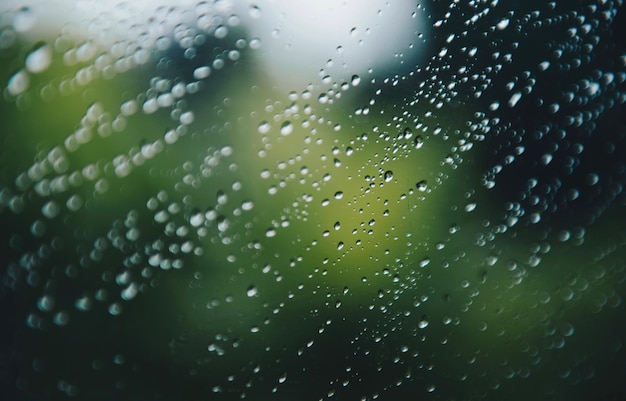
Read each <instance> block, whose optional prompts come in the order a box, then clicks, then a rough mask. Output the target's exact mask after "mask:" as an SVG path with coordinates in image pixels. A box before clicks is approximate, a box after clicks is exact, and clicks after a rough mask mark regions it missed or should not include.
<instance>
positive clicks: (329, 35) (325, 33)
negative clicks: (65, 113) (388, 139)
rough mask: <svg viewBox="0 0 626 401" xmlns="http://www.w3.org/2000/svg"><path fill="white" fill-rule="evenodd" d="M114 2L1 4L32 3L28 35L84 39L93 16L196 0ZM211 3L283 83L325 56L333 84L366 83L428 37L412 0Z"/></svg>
mask: <svg viewBox="0 0 626 401" xmlns="http://www.w3.org/2000/svg"><path fill="white" fill-rule="evenodd" d="M119 3H120V1H119V0H53V1H50V0H38V1H30V2H27V1H26V0H21V1H20V0H6V1H5V2H4V4H3V5H2V6H0V7H1V8H4V9H7V8H13V7H15V8H19V7H22V6H30V7H31V10H32V11H33V12H34V14H35V16H36V17H37V21H36V22H35V26H34V28H33V29H32V34H33V35H38V34H44V32H45V33H46V34H47V35H46V36H49V35H50V34H51V33H52V34H54V33H55V31H56V33H58V32H59V30H60V29H62V27H63V26H64V23H65V22H68V21H72V22H73V24H72V25H74V26H75V28H74V29H75V31H76V34H78V35H80V34H83V31H82V30H81V23H82V28H84V34H87V29H86V25H87V23H88V22H89V21H90V20H91V19H93V18H94V17H95V16H97V15H100V14H107V15H110V17H111V18H112V19H115V18H128V17H129V16H128V15H120V10H123V12H124V13H126V14H128V9H129V8H132V9H133V11H134V12H133V13H132V14H133V16H134V17H136V18H138V19H139V20H143V21H145V20H147V19H148V17H149V15H150V14H151V13H153V12H154V10H156V9H157V8H158V7H159V6H161V5H167V6H176V7H179V8H181V7H183V8H188V9H189V10H190V11H192V13H193V10H194V8H195V6H196V4H197V3H198V1H194V0H130V1H128V2H126V4H127V6H126V7H123V8H120V7H116V5H117V4H119ZM209 3H210V2H209ZM215 5H217V7H218V8H219V9H220V10H221V11H222V12H224V14H225V15H229V14H237V15H239V17H240V19H241V24H242V25H243V26H244V27H246V28H247V29H248V30H249V35H250V37H258V38H260V39H261V41H262V47H261V49H259V50H258V54H259V56H260V57H261V60H262V62H263V63H264V64H265V66H266V69H267V71H269V72H270V76H272V77H273V78H274V79H275V80H276V81H277V82H281V83H285V84H286V85H289V86H293V85H298V86H299V87H304V86H305V85H306V84H308V83H309V82H319V71H320V69H322V68H324V67H325V66H326V64H327V61H328V60H329V59H332V60H333V67H332V68H326V72H327V73H329V74H330V75H331V77H332V78H333V79H334V80H339V79H345V80H347V79H349V77H350V76H351V75H353V74H358V75H361V76H363V77H364V78H367V74H368V70H370V69H372V70H373V71H374V74H376V73H380V72H381V70H383V69H386V68H391V70H392V71H393V70H394V69H395V68H394V66H397V65H398V64H399V62H400V60H403V59H410V60H411V62H414V61H415V58H416V56H419V54H420V53H421V52H422V51H423V44H421V40H420V39H419V38H418V36H417V33H423V34H424V35H427V34H428V32H427V27H428V23H427V22H428V21H427V12H426V10H424V8H423V7H421V6H418V5H417V3H416V0H401V1H389V0H241V1H239V0H217V1H216V2H215V3H214V6H215ZM129 6H130V7H129ZM131 18H132V16H131ZM44 21H45V23H44ZM113 26H114V25H113ZM119 34H120V35H127V34H128V32H120V33H119ZM399 55H402V56H401V57H400V56H399Z"/></svg>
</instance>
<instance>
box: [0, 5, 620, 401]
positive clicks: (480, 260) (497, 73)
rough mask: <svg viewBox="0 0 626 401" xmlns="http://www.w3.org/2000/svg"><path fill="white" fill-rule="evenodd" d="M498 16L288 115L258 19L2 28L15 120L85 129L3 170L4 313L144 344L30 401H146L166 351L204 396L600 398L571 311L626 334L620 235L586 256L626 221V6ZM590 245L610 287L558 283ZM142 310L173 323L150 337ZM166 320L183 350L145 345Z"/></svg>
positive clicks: (165, 336) (438, 24) (531, 9)
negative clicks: (397, 68)
mask: <svg viewBox="0 0 626 401" xmlns="http://www.w3.org/2000/svg"><path fill="white" fill-rule="evenodd" d="M502 3H503V2H501V1H500V2H499V1H497V0H492V1H470V2H465V3H464V2H459V1H451V2H449V4H439V5H434V6H433V9H432V10H431V22H432V24H433V33H432V37H431V38H427V39H426V43H428V44H430V45H431V46H432V47H433V48H432V49H431V50H430V51H431V54H430V58H429V59H428V60H427V61H425V62H423V63H421V64H419V65H416V66H415V68H414V69H412V70H411V71H410V72H409V73H407V74H402V75H400V74H394V73H390V74H388V76H381V75H376V74H374V73H373V72H370V74H369V76H368V75H364V74H362V73H361V74H349V75H348V76H349V77H350V76H351V78H350V79H343V78H334V77H333V73H332V71H333V70H334V68H336V67H337V64H338V63H339V61H337V60H340V57H339V58H337V57H336V55H331V56H329V57H330V58H329V60H328V62H327V63H326V64H325V65H321V66H319V67H320V73H319V80H318V81H316V82H314V83H311V84H308V85H303V87H300V88H294V90H293V91H290V92H289V93H287V94H285V93H282V92H281V91H280V90H275V91H274V90H273V89H272V85H271V84H270V85H268V84H266V83H264V82H263V78H262V77H261V78H259V77H256V76H253V72H254V68H253V67H251V66H253V65H254V54H253V53H254V52H255V51H257V50H260V51H262V48H263V47H262V45H263V44H262V43H261V41H260V40H259V39H258V38H248V37H246V28H245V24H244V23H243V22H242V21H245V20H246V19H247V18H252V19H258V18H262V16H263V10H261V9H260V8H259V7H258V6H256V5H253V4H251V5H250V8H249V9H248V10H247V12H248V15H247V16H244V15H242V16H239V15H236V14H234V13H233V11H232V10H233V8H232V5H231V3H230V2H227V1H216V2H200V3H198V4H195V5H194V7H192V8H190V9H185V8H183V7H180V8H179V7H170V6H162V7H157V8H156V9H155V10H153V12H152V13H151V14H150V15H149V16H148V17H142V16H136V17H129V16H128V15H129V13H128V12H129V11H130V10H131V9H132V7H131V6H130V5H124V4H122V5H120V6H119V7H118V8H116V9H115V10H114V11H113V13H114V14H115V16H114V18H110V15H108V14H106V13H104V14H102V15H98V16H96V17H94V18H92V19H89V20H88V23H87V24H86V28H85V27H82V28H80V29H79V28H76V27H75V30H73V28H72V26H67V27H66V28H64V30H63V33H61V34H60V35H58V36H55V37H46V38H43V39H40V38H35V39H34V40H33V39H32V38H31V37H30V36H29V35H30V34H31V33H32V32H33V29H34V27H35V26H36V24H37V22H36V18H37V17H36V15H35V12H34V11H35V10H33V9H28V8H22V9H17V10H10V11H6V12H4V14H2V16H1V17H2V24H3V26H2V31H1V33H0V49H1V50H2V52H3V53H6V54H9V55H12V56H11V57H10V60H11V63H10V65H9V67H7V68H2V74H3V75H2V80H3V81H2V82H3V96H4V100H3V101H4V104H3V106H2V107H3V112H5V111H4V110H10V111H11V113H15V115H16V116H18V117H15V119H19V118H22V119H24V118H29V117H27V116H28V113H29V112H33V111H34V110H37V111H39V112H41V110H45V109H46V108H47V107H48V106H50V105H54V103H55V102H63V101H65V100H64V99H73V100H71V101H69V102H68V104H70V105H72V107H73V108H74V109H75V110H73V111H72V112H71V113H70V114H71V116H72V117H75V121H74V122H73V123H72V124H70V125H71V126H72V129H71V130H70V131H67V132H63V133H62V134H59V133H57V132H55V133H53V134H54V136H53V137H52V138H49V139H46V140H43V141H42V143H43V145H39V146H36V147H35V148H36V149H37V150H36V153H35V154H31V153H32V150H30V149H29V150H26V151H24V150H22V151H23V152H25V153H27V154H28V155H29V159H28V162H26V163H24V162H23V161H20V162H17V161H15V160H14V159H13V158H12V157H11V155H7V154H4V155H3V156H2V157H3V158H4V159H5V160H7V161H8V163H7V164H6V165H5V166H3V168H2V177H3V178H2V181H0V185H1V186H0V216H1V217H2V220H3V222H5V223H6V227H10V229H7V230H6V232H5V234H3V236H2V237H1V239H2V241H3V243H2V249H3V252H4V253H5V255H6V256H3V258H2V260H3V263H4V264H6V268H4V269H3V270H2V280H3V285H4V290H3V291H5V292H10V291H13V292H14V293H16V294H18V298H20V297H23V298H20V299H23V300H24V301H23V309H24V310H25V311H26V312H25V313H24V317H23V321H20V322H18V324H19V325H20V329H19V330H21V325H23V324H25V325H26V326H27V327H28V329H29V330H32V331H33V332H34V333H35V334H33V333H31V332H29V334H28V336H29V337H28V338H30V339H34V340H33V341H37V339H41V338H43V337H44V336H47V335H51V336H52V338H53V339H54V341H57V342H58V343H59V344H61V343H63V340H62V339H59V337H62V336H63V335H64V333H69V332H70V330H71V329H73V328H74V329H75V330H77V331H80V330H86V331H87V332H88V333H91V334H92V335H93V331H89V329H88V326H89V325H90V324H92V323H93V322H104V324H111V327H114V328H120V330H121V328H122V327H123V326H124V325H130V327H133V328H134V329H135V330H136V332H135V334H132V333H131V334H126V335H125V336H124V335H121V334H118V336H117V337H115V338H116V339H117V340H119V341H121V342H122V343H124V344H122V345H119V346H113V345H111V346H107V348H106V350H107V352H108V351H111V352H112V354H111V355H112V357H111V355H107V357H106V358H108V359H106V362H103V360H104V359H103V358H104V357H103V356H101V353H99V352H98V350H97V349H92V348H88V347H85V348H81V350H82V351H83V353H84V354H85V355H82V356H80V357H77V359H76V360H77V362H76V365H74V366H73V367H72V368H70V369H69V370H60V371H59V372H52V373H49V370H50V369H52V370H54V369H53V368H51V367H48V368H44V367H43V366H46V365H47V366H54V365H55V359H56V358H59V355H58V354H57V353H55V352H56V351H55V350H52V351H45V350H33V351H29V353H28V356H26V357H25V358H31V359H32V365H33V367H34V368H33V372H34V373H33V372H29V373H23V374H22V376H23V377H24V380H25V384H23V387H24V388H25V389H26V390H27V391H33V392H35V393H36V392H37V391H39V390H38V389H39V387H37V386H38V384H37V380H42V381H44V382H45V381H46V380H50V382H51V383H52V384H50V383H47V382H46V383H44V384H43V387H44V388H46V390H45V391H48V390H47V388H48V387H49V386H51V385H52V387H55V391H58V392H60V393H61V394H65V395H67V396H73V395H76V394H82V393H83V392H84V393H85V394H92V393H90V391H91V390H89V389H88V388H84V387H85V386H83V385H82V383H81V380H82V379H84V380H85V381H86V382H88V381H89V380H94V377H95V376H94V375H96V374H98V372H99V371H101V370H102V369H106V370H107V372H111V373H110V376H111V377H114V378H115V386H114V387H115V390H112V391H114V392H112V393H111V394H115V395H116V396H122V397H123V395H124V394H128V395H129V396H130V397H132V396H133V394H134V395H136V394H139V395H142V396H145V395H146V394H150V392H151V391H153V390H145V389H141V388H140V389H138V390H137V389H136V388H134V387H133V384H132V378H136V379H137V380H138V381H139V382H141V381H142V380H145V377H149V376H150V375H151V374H153V373H154V372H153V371H152V370H151V369H150V367H148V366H146V360H145V359H144V358H145V357H146V355H150V354H153V353H159V352H160V353H162V354H161V355H164V354H165V353H164V351H163V350H164V349H165V350H166V351H167V352H169V353H171V354H172V356H171V357H172V358H173V360H174V361H175V363H174V364H173V365H175V366H173V367H169V366H168V367H165V368H163V369H165V370H166V371H167V372H168V373H170V374H171V373H175V374H177V375H180V376H181V377H182V379H181V383H184V385H185V386H188V390H187V391H188V394H191V395H192V396H195V394H200V393H202V394H205V393H206V394H212V395H216V396H217V395H218V394H222V395H224V394H229V393H233V392H234V393H236V394H237V395H238V397H240V398H253V397H255V394H269V396H271V395H273V396H276V397H279V396H280V395H281V394H290V392H293V391H298V392H300V393H302V392H312V393H314V394H315V397H314V398H312V399H331V398H341V397H343V396H344V395H346V396H347V395H348V394H350V395H358V396H359V397H360V399H362V400H374V399H388V398H391V397H394V398H402V397H404V396H406V395H407V394H412V395H414V394H416V393H421V394H424V395H428V394H435V395H438V396H439V397H441V399H452V398H454V397H457V396H459V393H458V391H460V392H461V394H466V393H467V392H466V390H468V389H470V388H471V389H474V390H473V391H476V393H477V394H476V397H475V398H477V399H480V398H484V396H485V394H487V393H489V392H490V391H496V390H500V391H501V392H502V394H509V395H510V394H514V393H515V391H514V388H515V384H511V383H519V382H518V381H516V380H525V379H528V378H529V377H530V378H533V377H535V376H536V375H540V374H544V373H546V372H548V371H550V372H552V371H556V372H557V375H558V377H559V378H560V380H564V381H566V382H567V383H570V384H578V383H580V382H585V381H591V380H593V379H594V377H595V372H596V371H599V370H601V369H602V368H601V367H599V362H598V361H596V360H594V359H593V356H590V355H588V354H585V353H584V352H582V354H579V353H577V352H572V353H565V352H559V351H561V350H563V349H569V348H568V346H566V344H568V343H570V342H571V343H572V344H578V343H580V342H581V341H584V340H585V339H588V337H584V336H583V337H577V336H576V335H575V334H577V329H576V324H573V323H571V322H572V321H581V320H580V319H581V318H580V313H581V312H580V308H577V307H575V306H572V305H585V306H584V308H587V309H584V310H583V312H587V311H588V309H589V310H591V312H592V313H593V314H594V315H596V316H602V315H601V314H600V312H605V313H607V314H609V315H610V314H611V313H614V311H615V310H619V307H620V305H621V297H620V292H621V294H623V288H624V287H623V285H624V281H625V275H624V259H623V257H621V256H620V255H621V252H623V249H624V248H623V247H624V241H623V238H621V237H619V236H616V237H615V238H614V239H613V240H612V241H610V242H609V243H608V244H605V243H604V242H603V241H602V239H603V238H601V239H598V238H597V234H596V237H595V239H594V238H593V237H592V238H591V240H588V239H587V237H588V233H587V232H588V231H589V230H590V229H591V230H594V231H595V232H597V231H599V230H601V229H602V228H596V227H595V226H591V227H590V224H591V223H594V222H595V221H596V220H599V219H600V218H601V217H602V216H603V215H604V214H605V213H609V214H610V213H617V214H618V215H619V212H615V211H614V209H615V208H616V207H617V206H616V205H619V206H620V207H623V203H624V196H623V193H622V192H623V184H624V177H625V175H624V174H625V173H626V168H625V167H624V163H623V161H622V160H623V157H622V156H623V155H624V151H625V149H624V139H623V135H621V134H623V132H624V125H623V124H620V123H615V122H614V121H615V115H618V114H619V113H620V112H621V111H623V108H624V106H623V105H624V102H625V101H626V92H625V91H624V81H625V80H626V55H625V54H624V49H623V47H621V48H620V47H619V46H618V45H616V44H610V43H611V40H612V39H614V38H613V37H612V36H611V35H612V32H613V29H614V25H615V22H614V19H615V18H616V14H617V13H618V9H620V8H619V7H620V6H621V2H610V1H602V2H598V4H591V5H587V6H584V7H582V6H581V7H579V8H574V7H569V6H568V5H564V4H560V3H556V2H553V3H546V4H544V3H540V2H529V3H528V4H525V5H524V6H520V7H519V9H515V10H509V9H506V8H505V5H504V4H502ZM535 3H537V4H535ZM620 10H621V9H620ZM133 15H138V14H133ZM458 27H461V29H458ZM359 28H360V27H359ZM83 29H86V32H87V34H86V35H85V31H84V30H83ZM120 32H121V33H120ZM105 33H106V34H105ZM27 34H28V35H27ZM277 35H278V33H277ZM31 36H32V35H31ZM542 37H549V40H547V41H546V40H541V41H540V38H542ZM111 38H115V39H114V40H112V39H111ZM422 41H424V38H423V36H422V35H421V34H418V33H416V42H422ZM538 41H540V43H539V44H538ZM606 42H608V43H609V44H606ZM539 45H540V48H539V49H538V50H536V51H534V47H537V46H539ZM622 45H623V43H622ZM22 46H24V47H26V48H28V49H29V50H28V51H26V52H24V51H23V50H20V49H21V47H22ZM18 55H19V56H20V57H18ZM390 70H391V69H390ZM146 72H147V73H146ZM238 74H239V75H238ZM238 79H239V80H240V82H239V83H233V84H232V85H230V84H223V82H235V80H238ZM126 80H129V81H131V82H130V83H127V81H126ZM117 86H119V87H117ZM125 86H127V87H126V88H125ZM120 87H121V88H120ZM231 92H232V93H231ZM79 109H80V110H79ZM242 110H243V111H242ZM33 118H35V116H33ZM50 118H51V119H53V118H52V117H50ZM13 121H14V119H11V123H12V124H13ZM20 124H21V122H18V123H15V127H17V128H15V127H13V126H11V129H15V130H16V131H17V130H19V129H23V126H22V125H20ZM66 125H67V124H65V125H62V126H66ZM19 127H22V128H19ZM38 129H39V130H42V129H43V128H42V127H39V128H38ZM602 130H607V132H606V133H603V132H602ZM611 130H613V131H611ZM616 131H617V132H619V133H621V134H618V135H616V134H615V132H616ZM7 135H9V136H10V135H13V133H8V134H7ZM35 138H36V137H35ZM31 140H32V138H31ZM7 143H8V144H9V145H10V146H12V147H13V148H16V149H20V147H19V146H17V145H15V144H14V142H13V140H7ZM28 152H30V153H28ZM598 158H601V160H603V162H604V163H600V162H598ZM31 160H32V161H31ZM3 164H4V163H3ZM7 177H8V178H7ZM494 198H495V200H494ZM577 202H578V203H577ZM581 202H584V206H578V204H579V203H581ZM620 210H621V209H620ZM610 215H612V214H610ZM568 219H569V220H568ZM548 223H552V224H553V225H550V224H548ZM604 224H605V226H606V227H608V228H607V230H612V231H611V232H617V233H618V234H619V235H623V231H620V229H619V228H615V227H613V226H611V225H610V224H608V223H604ZM601 227H604V226H601ZM620 233H621V234H620ZM590 241H591V243H592V244H593V245H594V248H593V249H594V252H595V253H594V255H595V256H594V257H593V258H592V260H588V262H587V264H588V265H589V266H590V267H589V268H588V269H583V267H584V266H582V265H581V266H574V267H572V268H571V269H569V270H568V274H566V275H565V277H561V274H560V273H559V271H563V270H567V269H566V268H560V269H558V268H557V267H559V266H560V265H559V264H560V263H563V262H560V261H559V258H561V257H562V255H563V254H564V253H566V252H571V253H572V254H573V255H575V256H576V257H581V258H583V257H586V258H589V255H588V253H589V252H587V251H586V250H587V249H589V248H587V246H589V245H587V244H588V243H589V242H590ZM553 248H554V249H553ZM596 249H600V250H599V251H596ZM5 251H6V252H5ZM559 252H560V254H559ZM570 260H571V259H570ZM546 266H547V267H546ZM554 266H556V267H554ZM539 267H541V268H544V267H545V269H543V270H539V269H538V268H539ZM142 297H143V298H144V299H147V300H150V301H151V302H154V303H156V304H158V305H160V306H159V307H161V308H162V309H163V314H164V315H165V316H167V319H164V320H165V322H164V321H162V320H161V319H159V318H158V317H152V318H151V319H152V320H151V323H146V326H145V327H143V328H142V327H140V326H138V325H137V323H132V322H133V321H135V320H136V319H140V317H141V316H142V313H144V312H142V311H141V310H140V309H138V308H136V307H135V305H142V304H141V303H140V302H141V300H142ZM157 298H158V299H157ZM164 299H167V302H163V300H164ZM143 307H144V308H146V306H145V304H144V305H143ZM168 308H169V309H168ZM521 309H524V312H521ZM87 312H88V313H87ZM154 313H155V314H159V313H160V311H156V312H154ZM104 319H114V320H104ZM115 319H116V320H115ZM171 320H175V321H177V322H180V326H181V327H180V328H172V327H171V325H172V323H171ZM168 323H169V324H170V326H168V325H167V324H168ZM150 324H153V325H154V326H155V327H160V328H163V327H165V329H164V330H163V333H162V334H159V335H157V339H156V340H155V341H145V344H144V343H142V341H140V339H143V336H146V335H147V332H149V331H150V330H151V326H150ZM599 324H604V325H607V324H606V323H602V322H601V323H599ZM79 329H80V330H79ZM142 330H143V331H142ZM129 331H130V330H129ZM622 332H623V331H622ZM285 333H287V334H285ZM135 337H136V338H135ZM608 337H610V338H608V339H607V341H608V343H609V345H608V347H609V350H610V351H611V352H613V351H616V350H619V349H620V348H621V343H620V341H619V339H617V340H616V339H615V338H613V337H611V336H610V335H608ZM129 338H130V339H129ZM494 339H495V340H494ZM603 341H604V339H600V341H596V342H595V343H594V345H593V346H594V347H595V348H594V349H597V350H600V351H598V352H605V351H606V349H605V348H603V344H602V342H603ZM336 343H340V344H342V345H341V346H338V345H337V344H336ZM468 343H469V344H470V345H467V344H468ZM129 344H130V345H129ZM137 344H140V345H137ZM511 344H513V345H511ZM569 347H571V346H569ZM320 355H326V356H325V357H320ZM551 355H556V356H554V359H551V358H552V357H551ZM294 361H296V362H294ZM581 361H582V362H581ZM296 364H297V365H298V367H297V368H296V367H294V365H296ZM83 365H85V366H89V369H91V370H90V371H89V372H87V373H84V372H83V373H80V374H79V372H80V371H82V370H83V368H84V366H83ZM180 365H182V366H184V367H185V368H183V369H179V368H178V366H180ZM123 366H129V368H128V370H129V371H132V372H133V373H132V375H131V376H130V377H131V378H130V379H125V380H124V379H122V378H121V377H122V376H123V373H124V372H125V371H124V370H121V367H123ZM118 368H119V369H118ZM553 368H555V369H553ZM47 369H48V370H47ZM72 369H74V370H72ZM142 369H144V370H146V371H147V373H146V376H142V373H138V372H141V371H142ZM157 370H158V369H157ZM41 372H46V374H45V375H44V374H43V373H41ZM599 373H600V372H599ZM31 374H32V375H34V376H36V377H41V379H34V380H32V381H29V380H30V375H31ZM37 375H40V376H37ZM311 377H312V378H313V379H311ZM198 378H201V380H198ZM99 380H107V379H99ZM450 381H453V382H454V383H455V385H458V389H460V390H458V391H457V387H455V386H446V383H449V382H450ZM99 383H100V382H99ZM46 386H48V387H46ZM151 386H152V385H151ZM157 387H158V386H157ZM178 390H179V388H178V387H176V386H174V387H173V390H172V389H169V388H165V387H164V388H162V389H161V388H156V389H155V390H154V393H158V392H159V391H163V392H164V393H165V394H169V393H167V392H168V391H172V394H178ZM124 391H126V393H125V392H124ZM539 391H542V393H541V394H546V393H547V394H550V393H551V392H554V391H555V389H554V386H553V385H552V386H551V385H547V386H546V387H542V388H541V390H539ZM120 394H122V395H120Z"/></svg>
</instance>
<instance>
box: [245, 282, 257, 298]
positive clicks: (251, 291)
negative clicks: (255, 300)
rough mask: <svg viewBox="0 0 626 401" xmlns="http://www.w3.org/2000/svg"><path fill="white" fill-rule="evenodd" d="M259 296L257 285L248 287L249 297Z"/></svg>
mask: <svg viewBox="0 0 626 401" xmlns="http://www.w3.org/2000/svg"><path fill="white" fill-rule="evenodd" d="M258 294H259V290H258V289H257V287H256V286H255V285H251V286H250V287H248V289H247V290H246V295H247V296H248V297H255V296H257V295H258Z"/></svg>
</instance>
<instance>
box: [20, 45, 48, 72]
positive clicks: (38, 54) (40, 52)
mask: <svg viewBox="0 0 626 401" xmlns="http://www.w3.org/2000/svg"><path fill="white" fill-rule="evenodd" d="M50 63H52V50H51V49H50V46H48V45H47V44H45V43H39V44H38V45H36V48H35V49H34V50H33V51H32V52H30V53H29V54H28V55H27V56H26V61H25V66H26V69H27V70H28V72H31V73H33V74H38V73H41V72H44V71H45V70H47V69H48V67H49V66H50Z"/></svg>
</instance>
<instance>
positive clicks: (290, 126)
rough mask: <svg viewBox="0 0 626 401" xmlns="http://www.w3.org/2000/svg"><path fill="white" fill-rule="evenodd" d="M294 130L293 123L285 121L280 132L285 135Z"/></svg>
mask: <svg viewBox="0 0 626 401" xmlns="http://www.w3.org/2000/svg"><path fill="white" fill-rule="evenodd" d="M292 132H293V124H292V123H291V121H285V122H284V123H283V124H282V125H281V126H280V134H281V135H283V136H286V135H289V134H291V133H292Z"/></svg>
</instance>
